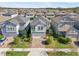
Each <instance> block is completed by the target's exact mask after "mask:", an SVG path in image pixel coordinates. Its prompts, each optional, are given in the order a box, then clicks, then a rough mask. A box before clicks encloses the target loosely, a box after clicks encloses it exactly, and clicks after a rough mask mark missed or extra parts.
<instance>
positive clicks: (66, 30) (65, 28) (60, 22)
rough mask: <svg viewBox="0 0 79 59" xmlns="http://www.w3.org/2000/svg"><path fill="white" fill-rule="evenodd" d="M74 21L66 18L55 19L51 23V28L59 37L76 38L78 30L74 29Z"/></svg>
mask: <svg viewBox="0 0 79 59" xmlns="http://www.w3.org/2000/svg"><path fill="white" fill-rule="evenodd" d="M74 23H75V20H73V19H72V18H69V17H68V16H66V17H56V18H55V19H53V21H52V26H53V27H54V28H55V31H56V33H57V34H59V35H63V36H65V37H72V38H78V33H79V30H77V29H76V28H74Z"/></svg>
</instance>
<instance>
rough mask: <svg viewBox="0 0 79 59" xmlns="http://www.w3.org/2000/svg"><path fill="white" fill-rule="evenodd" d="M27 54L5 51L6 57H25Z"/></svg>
mask: <svg viewBox="0 0 79 59" xmlns="http://www.w3.org/2000/svg"><path fill="white" fill-rule="evenodd" d="M28 53H29V52H23V51H21V52H18V51H7V52H6V56H27V55H28Z"/></svg>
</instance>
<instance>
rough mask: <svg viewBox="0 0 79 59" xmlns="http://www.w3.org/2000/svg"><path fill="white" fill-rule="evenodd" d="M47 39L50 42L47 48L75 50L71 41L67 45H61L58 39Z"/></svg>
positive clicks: (50, 37) (51, 37)
mask: <svg viewBox="0 0 79 59" xmlns="http://www.w3.org/2000/svg"><path fill="white" fill-rule="evenodd" d="M47 37H48V38H47V40H49V44H47V45H45V47H46V48H75V46H74V45H73V44H72V43H71V41H70V42H69V43H67V44H63V43H59V42H58V41H57V39H56V38H53V36H47Z"/></svg>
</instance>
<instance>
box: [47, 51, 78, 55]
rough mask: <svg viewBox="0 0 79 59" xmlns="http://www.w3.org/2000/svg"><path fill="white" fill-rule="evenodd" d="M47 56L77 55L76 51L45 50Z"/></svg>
mask: <svg viewBox="0 0 79 59" xmlns="http://www.w3.org/2000/svg"><path fill="white" fill-rule="evenodd" d="M47 54H48V56H78V53H77V52H62V51H60V52H47Z"/></svg>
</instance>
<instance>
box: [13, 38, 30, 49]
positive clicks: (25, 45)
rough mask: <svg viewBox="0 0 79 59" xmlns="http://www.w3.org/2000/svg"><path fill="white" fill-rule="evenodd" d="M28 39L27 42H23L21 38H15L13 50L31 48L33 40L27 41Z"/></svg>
mask: <svg viewBox="0 0 79 59" xmlns="http://www.w3.org/2000/svg"><path fill="white" fill-rule="evenodd" d="M27 39H28V38H25V40H26V41H23V40H22V39H21V38H19V37H16V38H14V43H15V44H13V45H12V48H29V47H30V44H31V38H30V41H27Z"/></svg>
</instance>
